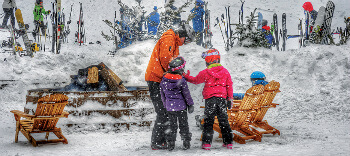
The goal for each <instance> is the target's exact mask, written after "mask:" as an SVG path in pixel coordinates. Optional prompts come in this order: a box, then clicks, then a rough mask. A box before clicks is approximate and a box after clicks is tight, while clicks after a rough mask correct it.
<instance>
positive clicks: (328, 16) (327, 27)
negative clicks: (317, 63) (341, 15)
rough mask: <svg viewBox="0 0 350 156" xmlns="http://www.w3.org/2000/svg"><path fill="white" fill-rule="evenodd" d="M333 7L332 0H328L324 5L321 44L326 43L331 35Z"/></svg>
mask: <svg viewBox="0 0 350 156" xmlns="http://www.w3.org/2000/svg"><path fill="white" fill-rule="evenodd" d="M334 8H335V5H334V3H333V2H332V1H328V2H327V6H326V13H325V18H324V22H323V29H322V40H321V44H328V37H329V35H331V25H332V18H333V13H334Z"/></svg>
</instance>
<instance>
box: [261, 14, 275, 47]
mask: <svg viewBox="0 0 350 156" xmlns="http://www.w3.org/2000/svg"><path fill="white" fill-rule="evenodd" d="M270 30H271V28H270V26H267V20H263V21H262V32H266V34H265V39H267V43H269V45H270V46H269V48H271V45H272V44H273V41H274V38H273V36H272V34H271V31H270Z"/></svg>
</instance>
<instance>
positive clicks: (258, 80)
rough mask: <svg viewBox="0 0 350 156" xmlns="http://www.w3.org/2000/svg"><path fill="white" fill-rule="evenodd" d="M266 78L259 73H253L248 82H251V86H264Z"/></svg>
mask: <svg viewBox="0 0 350 156" xmlns="http://www.w3.org/2000/svg"><path fill="white" fill-rule="evenodd" d="M265 79H266V77H265V74H264V73H262V72H261V71H255V72H253V73H252V74H251V75H250V81H252V85H253V86H255V85H258V84H262V85H264V86H265V85H266V84H268V82H267V81H265Z"/></svg>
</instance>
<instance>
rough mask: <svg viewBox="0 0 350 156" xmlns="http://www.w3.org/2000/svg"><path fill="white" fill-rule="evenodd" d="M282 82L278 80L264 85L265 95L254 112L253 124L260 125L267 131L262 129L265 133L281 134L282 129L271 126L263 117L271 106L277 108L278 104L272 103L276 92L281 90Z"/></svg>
mask: <svg viewBox="0 0 350 156" xmlns="http://www.w3.org/2000/svg"><path fill="white" fill-rule="evenodd" d="M279 88H280V83H279V82H276V81H274V80H273V81H271V82H269V84H267V85H266V86H265V87H264V96H263V98H262V99H261V100H260V101H259V102H258V103H257V107H258V109H257V110H256V112H254V113H252V118H251V125H253V126H255V127H259V128H262V129H264V130H265V131H260V132H261V133H263V134H269V133H271V134H273V135H275V134H278V135H280V131H279V130H277V129H276V128H274V127H272V126H270V125H269V124H268V123H267V121H266V120H264V121H263V118H264V116H265V114H266V112H267V111H268V109H269V108H272V107H273V108H275V107H276V106H277V105H278V104H275V103H272V101H273V99H274V98H275V96H276V94H277V93H279V92H281V91H280V90H279Z"/></svg>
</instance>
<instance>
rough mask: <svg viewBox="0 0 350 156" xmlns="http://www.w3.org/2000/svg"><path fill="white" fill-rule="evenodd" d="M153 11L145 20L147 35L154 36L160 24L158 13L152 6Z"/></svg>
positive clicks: (155, 7)
mask: <svg viewBox="0 0 350 156" xmlns="http://www.w3.org/2000/svg"><path fill="white" fill-rule="evenodd" d="M153 9H154V11H153V12H151V13H150V14H149V15H148V16H149V17H148V18H147V27H148V34H151V35H156V34H157V30H158V25H159V23H160V20H159V13H158V12H157V10H158V8H157V6H154V8H153Z"/></svg>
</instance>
